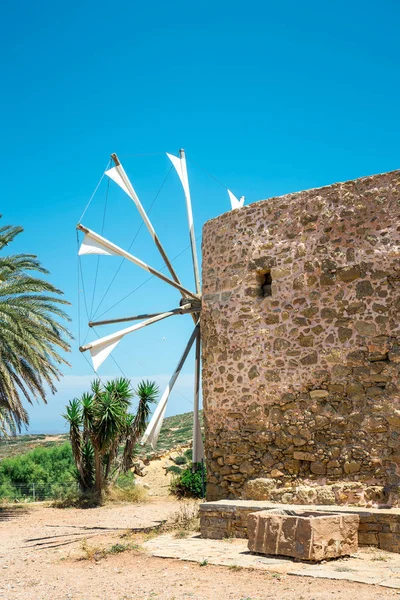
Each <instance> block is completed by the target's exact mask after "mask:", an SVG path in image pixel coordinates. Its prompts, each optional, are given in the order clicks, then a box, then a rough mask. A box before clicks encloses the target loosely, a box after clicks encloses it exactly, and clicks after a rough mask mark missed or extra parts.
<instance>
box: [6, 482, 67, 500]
mask: <svg viewBox="0 0 400 600" xmlns="http://www.w3.org/2000/svg"><path fill="white" fill-rule="evenodd" d="M78 491H79V486H78V483H77V481H75V480H74V479H72V480H71V481H65V482H63V483H37V482H32V483H13V484H5V485H2V486H1V485H0V501H8V502H16V503H18V502H42V501H43V500H53V499H58V498H64V497H65V496H67V495H69V494H72V493H77V492H78Z"/></svg>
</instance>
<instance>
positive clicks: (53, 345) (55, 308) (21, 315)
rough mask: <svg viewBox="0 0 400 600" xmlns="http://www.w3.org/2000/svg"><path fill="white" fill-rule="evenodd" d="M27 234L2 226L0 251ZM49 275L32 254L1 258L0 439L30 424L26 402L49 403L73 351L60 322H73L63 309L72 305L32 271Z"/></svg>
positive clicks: (0, 229)
mask: <svg viewBox="0 0 400 600" xmlns="http://www.w3.org/2000/svg"><path fill="white" fill-rule="evenodd" d="M22 231H23V228H22V227H18V226H12V225H5V226H4V227H1V228H0V250H4V248H5V247H7V246H8V245H9V244H10V243H11V242H13V241H14V239H15V238H16V237H17V236H18V235H19V234H20V233H21V232H22ZM31 272H33V273H35V272H36V273H47V272H48V271H46V269H44V267H42V265H41V264H40V262H39V261H38V260H37V257H36V256H35V255H33V254H10V255H8V256H1V257H0V281H1V286H0V322H1V327H0V354H1V363H0V435H9V434H14V433H15V432H16V431H20V430H21V427H22V426H23V425H27V424H28V413H27V412H26V410H25V409H24V407H23V405H22V401H21V398H24V399H25V400H27V401H28V402H30V403H31V404H32V401H33V400H43V401H44V402H46V391H45V388H46V387H48V388H49V389H50V390H51V392H53V393H54V392H55V391H56V388H55V385H54V382H55V381H57V380H59V379H60V377H61V371H60V369H59V365H60V364H62V363H64V364H68V363H67V362H66V361H65V359H64V358H62V357H61V356H60V354H59V350H60V349H61V350H64V351H66V350H69V349H70V346H69V344H68V341H67V340H68V338H69V337H70V334H69V332H68V330H67V329H66V327H65V326H64V325H62V324H61V322H60V321H65V320H69V318H68V316H67V315H66V313H65V312H64V311H63V310H62V309H61V308H60V305H62V304H68V302H66V301H65V300H62V299H61V298H60V295H61V294H62V292H61V291H60V290H59V289H57V288H56V287H54V286H53V285H51V283H49V282H47V281H45V280H44V279H40V278H38V277H35V276H34V275H31V274H30V273H31Z"/></svg>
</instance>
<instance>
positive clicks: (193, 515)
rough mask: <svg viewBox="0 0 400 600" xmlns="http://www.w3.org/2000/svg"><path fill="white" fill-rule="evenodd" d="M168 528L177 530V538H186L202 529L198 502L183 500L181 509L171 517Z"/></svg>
mask: <svg viewBox="0 0 400 600" xmlns="http://www.w3.org/2000/svg"><path fill="white" fill-rule="evenodd" d="M166 529H169V530H173V531H175V537H176V538H185V537H188V536H189V535H190V534H192V533H194V532H196V531H200V518H199V506H198V504H197V503H196V502H189V501H183V500H182V502H181V504H180V506H179V509H178V510H177V512H176V513H175V514H174V515H173V516H172V517H171V519H170V521H169V522H168V525H167V527H166Z"/></svg>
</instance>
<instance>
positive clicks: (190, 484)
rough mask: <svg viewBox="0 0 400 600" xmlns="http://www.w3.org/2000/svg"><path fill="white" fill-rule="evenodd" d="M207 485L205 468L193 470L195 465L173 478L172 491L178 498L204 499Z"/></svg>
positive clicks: (201, 466)
mask: <svg viewBox="0 0 400 600" xmlns="http://www.w3.org/2000/svg"><path fill="white" fill-rule="evenodd" d="M205 483H206V469H205V466H204V465H199V466H197V467H195V468H193V465H190V466H188V467H187V468H186V469H184V470H183V471H182V472H181V473H180V474H177V475H175V476H174V477H173V478H172V481H171V485H170V490H171V492H172V493H173V494H174V495H175V496H177V497H178V498H203V497H204V493H205Z"/></svg>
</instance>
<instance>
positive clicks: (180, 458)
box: [172, 455, 188, 465]
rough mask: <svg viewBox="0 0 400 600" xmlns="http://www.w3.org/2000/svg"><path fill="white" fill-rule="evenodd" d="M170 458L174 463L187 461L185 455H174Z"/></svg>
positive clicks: (182, 463)
mask: <svg viewBox="0 0 400 600" xmlns="http://www.w3.org/2000/svg"><path fill="white" fill-rule="evenodd" d="M172 460H173V461H174V463H175V464H176V465H186V463H187V461H188V460H187V458H186V456H185V455H180V456H175V458H173V459H172Z"/></svg>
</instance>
